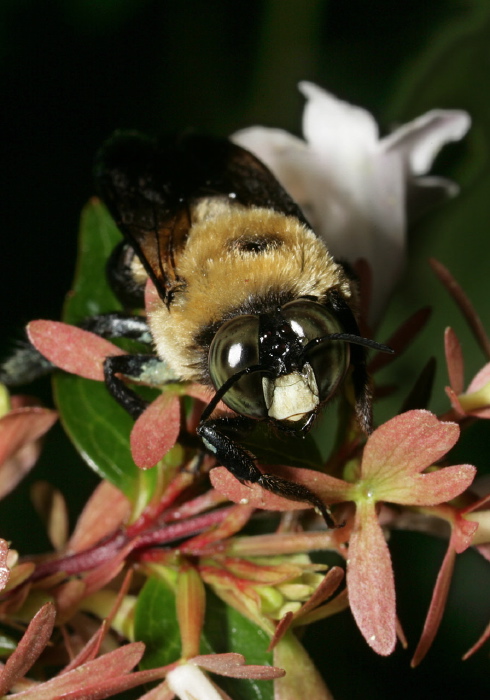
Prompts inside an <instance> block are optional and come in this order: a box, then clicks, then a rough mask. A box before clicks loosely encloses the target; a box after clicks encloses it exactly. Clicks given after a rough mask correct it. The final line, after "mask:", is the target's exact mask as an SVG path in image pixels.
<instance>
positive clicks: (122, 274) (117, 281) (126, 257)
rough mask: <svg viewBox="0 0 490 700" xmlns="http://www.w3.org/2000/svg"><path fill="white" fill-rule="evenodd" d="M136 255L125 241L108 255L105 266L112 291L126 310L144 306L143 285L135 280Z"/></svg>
mask: <svg viewBox="0 0 490 700" xmlns="http://www.w3.org/2000/svg"><path fill="white" fill-rule="evenodd" d="M135 255H136V253H135V252H134V248H133V247H132V246H130V245H129V244H128V243H126V241H121V242H120V243H119V244H118V245H117V246H116V247H115V248H114V250H113V251H112V253H111V254H110V256H109V258H108V260H107V264H106V277H107V281H108V282H109V284H110V286H111V289H112V291H113V292H114V294H115V295H116V297H117V298H118V300H119V301H120V302H121V304H122V305H123V306H124V307H125V308H127V309H139V308H143V307H144V305H145V285H144V283H140V282H138V281H137V280H136V279H135V276H134V270H133V263H134V259H135Z"/></svg>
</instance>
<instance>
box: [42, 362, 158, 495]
mask: <svg viewBox="0 0 490 700" xmlns="http://www.w3.org/2000/svg"><path fill="white" fill-rule="evenodd" d="M54 394H55V401H56V404H57V405H58V407H59V409H60V417H61V421H62V423H63V427H64V428H65V430H66V432H67V434H68V435H69V437H70V439H71V440H72V442H73V444H74V445H75V447H76V448H77V450H78V452H79V453H80V454H81V456H82V457H83V458H84V459H85V461H86V462H87V463H88V465H89V466H90V467H91V468H92V469H93V470H94V471H95V472H96V473H97V474H98V475H99V476H100V477H102V478H103V479H107V480H108V481H110V482H111V484H114V486H117V488H119V489H121V491H122V492H123V493H124V494H125V495H126V496H127V497H128V498H129V499H131V500H133V501H134V500H135V499H136V498H137V497H138V498H141V490H142V489H143V490H144V491H145V492H146V498H145V499H143V500H145V501H146V502H147V501H148V500H149V498H150V497H151V494H152V492H153V485H154V483H155V482H156V470H155V469H149V470H146V471H142V470H141V469H138V467H137V466H136V465H135V463H134V461H133V458H132V456H131V450H130V447H129V435H130V432H131V428H132V426H133V420H132V419H131V417H130V416H129V415H128V414H127V413H126V411H124V409H123V408H121V407H120V406H119V405H118V404H117V403H116V402H115V401H114V399H113V398H112V397H111V396H110V395H109V393H108V392H107V389H106V388H105V386H104V384H102V383H101V382H94V381H90V380H89V379H82V378H81V377H76V376H75V375H72V374H61V373H59V374H57V375H56V377H55V379H54Z"/></svg>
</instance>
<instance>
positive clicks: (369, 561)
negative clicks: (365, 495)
mask: <svg viewBox="0 0 490 700" xmlns="http://www.w3.org/2000/svg"><path fill="white" fill-rule="evenodd" d="M347 589H348V592H349V603H350V607H351V610H352V613H353V615H354V618H355V620H356V622H357V625H358V627H359V629H360V630H361V632H362V634H363V636H364V638H365V639H366V641H367V643H368V644H369V646H370V647H371V648H372V649H374V651H376V652H377V653H378V654H381V655H382V656H387V655H388V654H391V652H392V651H393V649H394V648H395V643H396V610H395V581H394V576H393V569H392V565H391V557H390V553H389V550H388V545H387V544H386V540H385V538H384V535H383V531H382V529H381V527H380V525H379V522H378V518H377V515H376V509H375V504H374V503H373V502H369V501H364V502H362V503H359V504H358V506H357V511H356V516H355V522H354V528H353V530H352V534H351V538H350V542H349V553H348V559H347Z"/></svg>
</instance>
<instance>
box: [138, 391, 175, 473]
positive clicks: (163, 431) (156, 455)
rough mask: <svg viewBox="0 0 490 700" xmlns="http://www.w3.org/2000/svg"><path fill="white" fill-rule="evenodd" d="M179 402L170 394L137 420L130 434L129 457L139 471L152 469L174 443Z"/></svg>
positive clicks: (149, 407)
mask: <svg viewBox="0 0 490 700" xmlns="http://www.w3.org/2000/svg"><path fill="white" fill-rule="evenodd" d="M179 431H180V401H179V398H178V396H176V395H175V394H173V393H171V392H170V391H168V392H164V393H162V394H161V395H160V396H158V398H156V399H155V400H154V401H153V402H152V403H151V404H150V405H149V406H148V408H147V409H146V411H144V412H143V413H142V414H141V416H140V417H139V418H138V420H137V421H136V423H135V424H134V426H133V429H132V431H131V438H130V444H131V454H132V455H133V459H134V462H135V464H136V465H137V466H138V467H140V468H141V469H149V468H150V467H154V466H155V464H157V463H158V462H159V461H160V460H161V459H162V458H163V457H164V456H165V455H166V454H167V452H168V451H169V450H171V449H172V447H173V446H174V445H175V443H176V442H177V438H178V437H179Z"/></svg>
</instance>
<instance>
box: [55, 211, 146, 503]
mask: <svg viewBox="0 0 490 700" xmlns="http://www.w3.org/2000/svg"><path fill="white" fill-rule="evenodd" d="M120 240H121V234H120V233H119V231H118V230H117V228H116V226H115V224H114V222H113V221H112V219H111V217H110V216H109V214H108V212H107V210H106V209H105V207H104V206H103V205H102V204H101V203H100V202H99V201H98V200H92V201H91V202H89V204H88V205H87V206H86V207H85V209H84V211H83V213H82V219H81V226H80V236H79V253H78V261H77V268H76V273H75V280H74V284H73V291H72V292H70V293H69V294H68V296H67V299H66V303H65V307H64V313H63V320H64V321H65V322H66V323H72V324H76V323H80V322H81V321H82V320H83V319H84V318H87V317H88V316H94V315H96V314H100V313H105V312H108V311H118V310H120V309H121V305H120V304H119V302H118V301H117V299H116V297H115V296H114V294H113V293H112V291H111V289H110V287H109V286H108V284H107V281H106V273H105V266H106V261H107V258H108V257H109V255H110V253H111V252H112V250H113V248H114V246H115V245H116V244H117V243H118V242H119V241H120ZM53 384H54V395H55V400H56V404H57V406H58V409H59V411H60V417H61V421H62V423H63V426H64V428H65V430H66V432H67V433H68V435H69V437H70V439H71V440H72V442H73V444H74V445H75V447H76V448H77V450H78V451H79V452H80V454H81V455H82V457H83V458H84V459H85V460H86V462H87V463H88V464H89V465H90V467H91V468H92V469H93V470H94V471H95V472H97V474H99V476H101V477H102V478H105V479H107V480H108V481H110V482H111V483H112V484H114V486H117V488H119V489H121V491H122V492H123V493H124V494H125V495H126V496H128V498H130V499H132V500H135V499H136V498H138V499H139V500H140V503H141V502H142V501H144V502H147V501H148V500H149V498H151V495H152V492H153V486H154V483H155V482H156V472H155V470H148V471H144V472H143V471H141V470H139V469H138V468H137V467H136V465H135V464H134V461H133V458H132V456H131V450H130V447H129V435H130V432H131V428H132V426H133V421H132V419H131V418H130V417H129V416H128V414H127V413H126V412H125V411H124V410H123V409H122V408H121V407H120V406H119V405H118V404H117V403H116V402H115V401H114V399H113V398H112V397H111V396H110V395H109V393H108V392H107V389H106V388H105V386H104V384H102V383H99V382H94V381H90V380H87V379H82V378H81V377H77V376H75V375H70V374H65V373H61V372H58V373H56V374H55V376H54V378H53ZM142 490H143V492H144V497H143V498H141V491H142Z"/></svg>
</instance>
